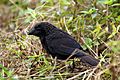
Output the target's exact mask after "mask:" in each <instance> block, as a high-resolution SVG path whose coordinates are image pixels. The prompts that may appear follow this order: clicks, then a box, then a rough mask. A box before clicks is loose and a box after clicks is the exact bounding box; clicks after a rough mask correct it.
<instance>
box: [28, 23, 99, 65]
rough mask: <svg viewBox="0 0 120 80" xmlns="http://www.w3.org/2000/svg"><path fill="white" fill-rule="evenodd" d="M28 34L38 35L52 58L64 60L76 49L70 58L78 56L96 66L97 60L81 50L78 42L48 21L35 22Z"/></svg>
mask: <svg viewBox="0 0 120 80" xmlns="http://www.w3.org/2000/svg"><path fill="white" fill-rule="evenodd" d="M28 35H34V36H37V37H39V38H40V41H41V43H42V46H43V48H44V49H45V50H46V51H47V53H48V54H51V55H52V57H53V58H54V57H57V59H62V60H65V59H67V58H68V57H69V56H70V55H71V54H72V53H73V52H74V51H75V50H77V51H76V52H75V54H74V55H73V56H72V57H71V58H74V57H77V58H80V59H81V61H82V62H84V63H87V64H89V65H91V66H96V65H97V64H98V63H99V60H97V59H95V58H93V57H92V56H90V55H88V54H86V53H85V52H83V49H82V47H81V46H80V44H79V43H78V42H77V41H76V40H75V39H74V38H73V37H72V36H71V35H69V34H68V33H66V32H64V31H63V30H61V29H58V28H57V27H55V26H54V25H52V24H50V23H48V22H41V23H37V24H35V25H34V26H33V27H32V28H31V29H30V31H29V32H28ZM81 50H82V51H81Z"/></svg>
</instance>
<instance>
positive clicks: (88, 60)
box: [76, 50, 99, 66]
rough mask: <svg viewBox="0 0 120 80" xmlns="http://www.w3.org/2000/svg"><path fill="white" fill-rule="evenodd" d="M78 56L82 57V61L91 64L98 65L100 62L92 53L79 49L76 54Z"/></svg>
mask: <svg viewBox="0 0 120 80" xmlns="http://www.w3.org/2000/svg"><path fill="white" fill-rule="evenodd" d="M76 56H77V57H78V58H80V60H81V62H83V63H87V64H89V65H91V66H97V65H98V63H99V60H98V59H96V58H94V57H92V56H91V55H89V54H87V53H85V52H83V51H81V50H79V51H78V52H77V54H76Z"/></svg>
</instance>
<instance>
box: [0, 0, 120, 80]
mask: <svg viewBox="0 0 120 80" xmlns="http://www.w3.org/2000/svg"><path fill="white" fill-rule="evenodd" d="M32 8H34V9H32ZM119 8H120V4H119V0H40V1H39V0H38V1H36V2H29V1H27V0H26V1H25V0H23V1H20V0H1V1H0V12H1V13H0V15H1V16H0V18H1V19H0V80H22V79H23V80H37V79H38V80H41V79H43V80H73V79H77V80H78V79H79V80H117V79H118V80H119V79H120V76H119V75H120V59H119V58H120V47H119V46H120V15H119V13H120V9H119ZM36 21H39V22H40V21H48V22H50V23H52V24H54V25H55V26H57V27H58V28H60V29H62V30H64V31H66V32H68V33H69V34H70V35H72V36H73V37H75V39H76V40H77V41H78V42H79V43H80V44H81V45H82V47H83V48H84V49H87V48H88V49H89V50H90V52H91V54H92V53H95V54H96V55H98V54H99V56H97V57H96V58H98V59H100V64H99V65H98V66H97V67H89V66H87V65H84V64H82V63H81V62H80V60H79V59H75V65H76V68H74V70H73V69H72V67H73V66H72V63H73V61H72V60H69V61H67V62H65V61H60V60H55V59H53V58H52V57H51V56H50V55H47V53H46V52H45V51H44V50H43V49H42V46H41V43H40V41H39V39H38V38H37V37H34V36H28V35H27V34H26V31H27V30H28V29H29V28H31V26H32V24H33V23H34V22H36ZM101 44H103V45H106V46H107V48H106V49H105V48H104V47H101V46H100V45H101ZM100 52H101V53H100Z"/></svg>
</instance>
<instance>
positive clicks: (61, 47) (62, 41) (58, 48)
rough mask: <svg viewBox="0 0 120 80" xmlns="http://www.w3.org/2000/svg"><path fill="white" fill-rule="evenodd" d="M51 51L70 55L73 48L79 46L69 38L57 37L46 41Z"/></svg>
mask: <svg viewBox="0 0 120 80" xmlns="http://www.w3.org/2000/svg"><path fill="white" fill-rule="evenodd" d="M46 42H47V44H48V48H49V50H51V52H54V53H57V54H61V55H71V54H72V52H73V51H74V50H75V49H79V48H80V47H81V46H80V45H79V44H78V43H77V42H76V41H75V40H73V39H71V38H58V39H53V40H48V41H46Z"/></svg>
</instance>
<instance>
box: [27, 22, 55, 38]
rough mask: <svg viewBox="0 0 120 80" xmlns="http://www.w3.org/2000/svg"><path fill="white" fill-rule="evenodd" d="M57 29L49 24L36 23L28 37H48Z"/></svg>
mask: <svg viewBox="0 0 120 80" xmlns="http://www.w3.org/2000/svg"><path fill="white" fill-rule="evenodd" d="M53 28H55V26H54V25H52V24H50V23H48V22H40V23H36V24H35V25H34V26H33V27H32V28H31V29H30V30H29V32H28V35H34V36H37V37H41V36H47V35H48V34H49V33H50V32H51V31H52V30H53Z"/></svg>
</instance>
